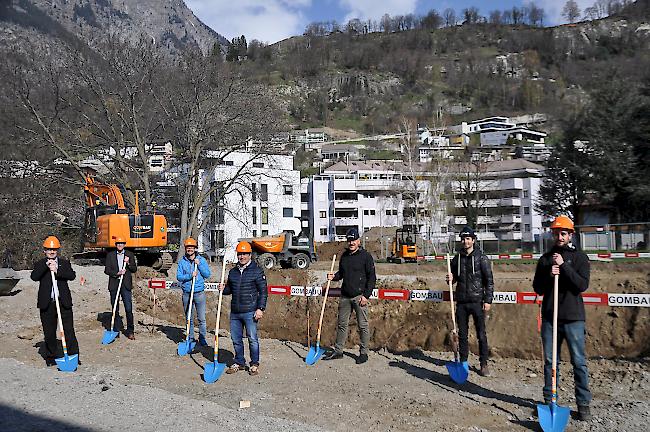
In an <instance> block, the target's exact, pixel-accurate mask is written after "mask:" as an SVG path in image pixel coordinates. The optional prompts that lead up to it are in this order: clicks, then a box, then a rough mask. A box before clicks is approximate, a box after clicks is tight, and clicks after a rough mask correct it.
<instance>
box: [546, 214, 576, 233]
mask: <svg viewBox="0 0 650 432" xmlns="http://www.w3.org/2000/svg"><path fill="white" fill-rule="evenodd" d="M551 229H552V230H554V229H566V230H569V231H574V228H573V221H572V220H571V219H570V218H569V217H568V216H565V215H561V216H558V217H556V218H555V220H553V223H552V224H551Z"/></svg>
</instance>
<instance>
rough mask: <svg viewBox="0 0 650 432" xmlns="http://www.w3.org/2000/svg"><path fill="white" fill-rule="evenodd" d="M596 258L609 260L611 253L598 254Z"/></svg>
mask: <svg viewBox="0 0 650 432" xmlns="http://www.w3.org/2000/svg"><path fill="white" fill-rule="evenodd" d="M597 256H598V258H611V256H612V254H611V253H599V254H598V255H597Z"/></svg>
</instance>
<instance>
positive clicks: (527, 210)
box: [524, 207, 530, 215]
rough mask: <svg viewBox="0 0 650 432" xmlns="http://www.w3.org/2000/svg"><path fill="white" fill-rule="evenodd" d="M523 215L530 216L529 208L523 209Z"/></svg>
mask: <svg viewBox="0 0 650 432" xmlns="http://www.w3.org/2000/svg"><path fill="white" fill-rule="evenodd" d="M524 214H525V215H529V214H530V207H524Z"/></svg>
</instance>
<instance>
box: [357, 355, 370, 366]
mask: <svg viewBox="0 0 650 432" xmlns="http://www.w3.org/2000/svg"><path fill="white" fill-rule="evenodd" d="M367 361H368V354H359V357H357V364H364V363H365V362H367Z"/></svg>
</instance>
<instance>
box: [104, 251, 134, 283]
mask: <svg viewBox="0 0 650 432" xmlns="http://www.w3.org/2000/svg"><path fill="white" fill-rule="evenodd" d="M124 254H125V256H128V257H129V263H128V264H127V265H126V273H124V277H123V278H122V288H124V289H125V290H127V291H131V289H133V273H135V272H136V271H138V265H137V264H136V260H135V255H134V254H133V252H131V251H130V250H126V249H124ZM118 271H120V269H119V268H118V262H117V250H114V251H110V252H109V253H107V254H106V266H105V267H104V273H106V274H107V275H108V290H109V291H113V290H117V286H118V285H119V284H120V277H119V276H118V274H117V272H118Z"/></svg>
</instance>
